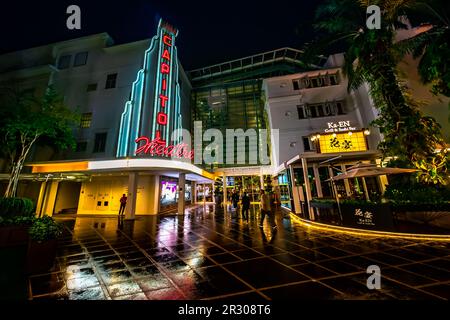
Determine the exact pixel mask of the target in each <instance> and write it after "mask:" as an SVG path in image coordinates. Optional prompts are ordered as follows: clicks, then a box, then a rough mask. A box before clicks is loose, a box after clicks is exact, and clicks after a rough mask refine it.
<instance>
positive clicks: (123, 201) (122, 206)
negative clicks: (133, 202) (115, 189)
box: [119, 193, 127, 216]
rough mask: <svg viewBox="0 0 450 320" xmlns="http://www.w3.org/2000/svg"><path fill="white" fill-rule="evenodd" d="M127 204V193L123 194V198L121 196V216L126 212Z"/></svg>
mask: <svg viewBox="0 0 450 320" xmlns="http://www.w3.org/2000/svg"><path fill="white" fill-rule="evenodd" d="M126 205H127V196H126V195H125V193H124V194H123V195H122V198H120V209H119V216H120V215H122V214H125V207H126Z"/></svg>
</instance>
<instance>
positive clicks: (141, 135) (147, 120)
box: [116, 20, 182, 157]
mask: <svg viewBox="0 0 450 320" xmlns="http://www.w3.org/2000/svg"><path fill="white" fill-rule="evenodd" d="M177 34H178V30H177V29H176V28H174V27H173V26H171V25H169V24H168V23H166V22H164V21H162V20H160V21H159V24H158V31H157V35H156V36H154V37H153V38H152V40H151V42H150V47H149V48H148V49H147V50H146V51H145V56H144V65H143V68H142V69H141V70H139V72H138V74H137V79H136V81H135V82H133V85H132V90H131V97H130V100H129V101H128V102H127V103H126V104H125V108H124V112H123V113H122V117H121V122H120V129H119V138H118V145H117V152H116V156H117V157H127V156H128V157H129V156H136V155H142V154H147V155H152V156H153V155H158V154H157V153H154V152H143V151H142V150H143V148H142V147H143V146H142V145H140V143H141V141H144V142H145V143H144V145H147V144H150V142H151V141H155V142H156V141H157V142H158V144H162V145H167V144H170V143H169V141H171V138H172V141H174V142H173V144H174V145H177V143H178V144H179V142H180V141H181V134H180V133H178V134H179V135H178V136H175V137H174V136H172V137H171V136H170V134H171V133H172V132H174V131H175V130H177V129H181V128H182V114H181V102H180V100H181V99H180V90H181V88H180V84H179V83H178V77H179V72H178V58H177V49H176V46H175V38H176V36H177ZM144 149H145V148H144ZM160 156H165V153H163V154H161V155H160Z"/></svg>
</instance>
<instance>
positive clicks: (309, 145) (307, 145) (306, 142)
mask: <svg viewBox="0 0 450 320" xmlns="http://www.w3.org/2000/svg"><path fill="white" fill-rule="evenodd" d="M302 140H303V150H305V151H313V150H315V148H314V142H312V141H311V140H310V139H309V137H302Z"/></svg>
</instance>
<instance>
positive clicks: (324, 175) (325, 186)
mask: <svg viewBox="0 0 450 320" xmlns="http://www.w3.org/2000/svg"><path fill="white" fill-rule="evenodd" d="M319 177H320V184H321V186H322V196H323V197H324V198H331V197H333V189H332V186H331V182H330V181H326V180H328V179H329V178H330V175H329V173H328V168H327V167H321V168H319Z"/></svg>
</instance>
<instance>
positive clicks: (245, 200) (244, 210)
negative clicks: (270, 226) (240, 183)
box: [242, 192, 250, 221]
mask: <svg viewBox="0 0 450 320" xmlns="http://www.w3.org/2000/svg"><path fill="white" fill-rule="evenodd" d="M249 209H250V197H249V196H248V193H247V192H244V195H243V197H242V217H243V218H244V219H245V220H247V221H248V211H249Z"/></svg>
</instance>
